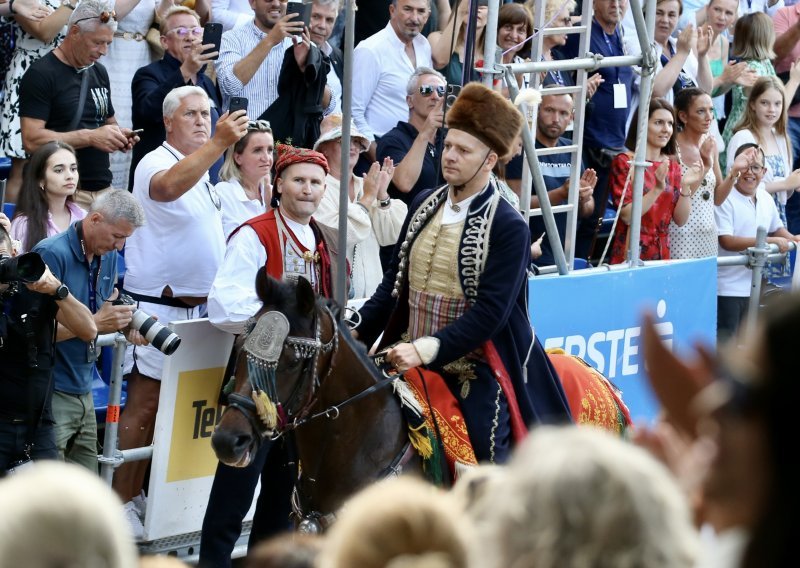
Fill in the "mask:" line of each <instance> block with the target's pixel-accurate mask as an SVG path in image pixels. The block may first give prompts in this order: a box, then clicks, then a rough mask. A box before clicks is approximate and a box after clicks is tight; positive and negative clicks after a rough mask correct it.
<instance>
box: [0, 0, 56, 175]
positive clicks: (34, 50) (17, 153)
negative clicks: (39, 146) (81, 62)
mask: <svg viewBox="0 0 800 568" xmlns="http://www.w3.org/2000/svg"><path fill="white" fill-rule="evenodd" d="M41 3H42V4H45V5H47V6H49V7H51V8H52V9H53V10H55V9H57V8H58V7H59V6H61V2H60V1H58V0H42V1H41ZM14 27H15V28H16V40H15V45H16V49H15V50H14V55H13V56H12V58H11V66H10V67H9V69H8V73H7V74H6V80H5V87H4V90H5V97H4V98H3V102H2V106H0V155H3V156H8V157H10V158H20V159H24V158H26V157H27V154H26V152H25V149H24V148H23V147H22V130H21V128H20V122H19V84H20V83H21V82H22V76H23V75H24V74H25V72H26V71H27V70H28V69H29V68H30V66H31V65H32V64H33V63H34V62H35V61H38V60H39V59H41V58H42V57H44V56H45V55H47V54H48V53H50V52H51V51H52V50H54V49H55V48H56V47H58V46H59V44H60V43H61V42H62V41H64V37H65V36H66V33H67V27H66V26H64V27H63V28H62V29H60V30H59V31H58V33H57V34H56V36H55V37H54V38H53V41H51V42H50V43H42V42H41V41H39V40H38V39H36V38H35V37H33V36H32V35H30V34H29V33H27V32H26V31H25V30H23V29H22V27H20V26H18V25H15V26H14Z"/></svg>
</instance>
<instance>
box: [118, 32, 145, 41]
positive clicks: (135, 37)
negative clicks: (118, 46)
mask: <svg viewBox="0 0 800 568" xmlns="http://www.w3.org/2000/svg"><path fill="white" fill-rule="evenodd" d="M114 37H121V38H122V39H128V40H130V39H132V40H136V41H144V40H146V39H147V38H146V37H145V36H143V35H142V34H140V33H139V32H114Z"/></svg>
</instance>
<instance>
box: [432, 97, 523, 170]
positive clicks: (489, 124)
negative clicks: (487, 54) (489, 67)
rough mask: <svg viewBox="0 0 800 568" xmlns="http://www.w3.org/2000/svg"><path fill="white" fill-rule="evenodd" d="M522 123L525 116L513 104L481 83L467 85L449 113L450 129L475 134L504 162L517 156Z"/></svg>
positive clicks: (448, 125)
mask: <svg viewBox="0 0 800 568" xmlns="http://www.w3.org/2000/svg"><path fill="white" fill-rule="evenodd" d="M522 121H523V118H522V113H521V112H519V111H518V110H517V108H516V107H515V106H514V105H513V104H511V102H510V101H508V100H507V99H506V98H505V97H503V95H501V94H500V93H498V92H496V91H493V90H491V89H489V88H488V87H486V86H484V85H482V84H480V83H469V84H467V85H465V86H464V88H463V89H461V94H459V95H458V98H457V99H456V102H455V103H453V106H451V107H450V110H448V111H447V128H450V129H452V128H455V129H456V130H462V131H464V132H466V133H467V134H471V135H472V136H474V137H475V138H477V139H478V140H480V141H481V142H483V143H484V144H486V145H487V146H488V147H489V148H491V149H492V150H494V151H495V152H497V155H498V156H499V157H500V159H501V160H505V159H508V158H510V157H511V156H512V155H513V153H514V150H515V140H516V138H517V136H518V135H519V133H520V131H521V130H522Z"/></svg>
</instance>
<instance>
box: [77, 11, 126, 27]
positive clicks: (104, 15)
mask: <svg viewBox="0 0 800 568" xmlns="http://www.w3.org/2000/svg"><path fill="white" fill-rule="evenodd" d="M94 19H98V20H100V22H101V23H103V24H107V23H108V22H112V21H113V22H116V21H117V13H116V12H115V11H114V10H111V11H110V12H108V11H106V10H103V11H102V12H100V14H99V15H97V16H88V17H86V18H81V19H79V20H75V21H74V22H72V25H75V24H78V23H80V22H85V21H86V20H94Z"/></svg>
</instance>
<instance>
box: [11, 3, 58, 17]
mask: <svg viewBox="0 0 800 568" xmlns="http://www.w3.org/2000/svg"><path fill="white" fill-rule="evenodd" d="M52 13H53V9H52V8H50V7H49V6H44V5H42V4H40V3H39V1H38V0H14V15H15V16H16V15H20V16H22V17H23V18H25V19H28V20H31V21H32V22H41V21H42V20H44V19H45V18H46V17H47V16H49V15H50V14H52Z"/></svg>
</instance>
